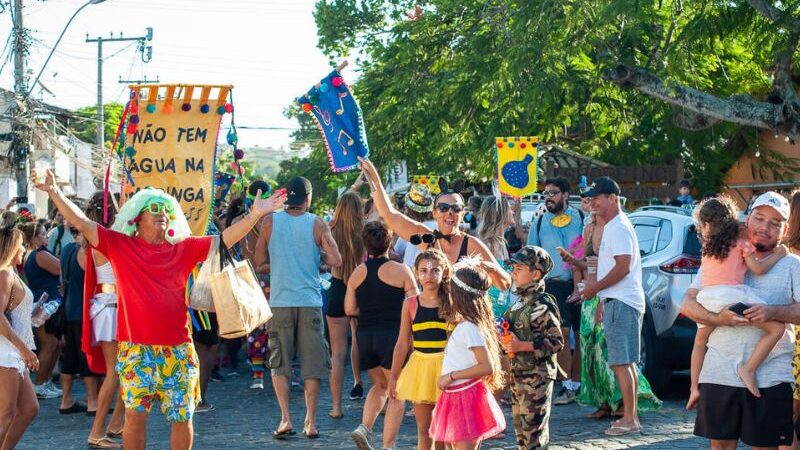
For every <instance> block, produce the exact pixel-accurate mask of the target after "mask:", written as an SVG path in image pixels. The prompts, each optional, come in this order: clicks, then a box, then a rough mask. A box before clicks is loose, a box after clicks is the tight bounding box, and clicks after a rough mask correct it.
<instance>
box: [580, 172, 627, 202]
mask: <svg viewBox="0 0 800 450" xmlns="http://www.w3.org/2000/svg"><path fill="white" fill-rule="evenodd" d="M619 193H620V190H619V185H618V184H617V182H616V181H614V180H612V179H611V178H609V177H600V178H598V179H596V180H594V183H592V185H591V186H589V190H587V191H585V192H582V193H581V197H589V198H592V197H597V196H598V195H600V194H616V195H619Z"/></svg>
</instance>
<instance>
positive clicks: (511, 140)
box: [495, 136, 539, 198]
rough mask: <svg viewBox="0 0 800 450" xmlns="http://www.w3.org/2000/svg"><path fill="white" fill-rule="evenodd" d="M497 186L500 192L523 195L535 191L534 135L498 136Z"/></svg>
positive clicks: (536, 144) (537, 142) (536, 145)
mask: <svg viewBox="0 0 800 450" xmlns="http://www.w3.org/2000/svg"><path fill="white" fill-rule="evenodd" d="M495 143H496V146H497V158H496V159H497V187H498V189H499V190H500V192H501V193H503V194H506V195H510V196H512V197H516V198H519V197H524V196H526V195H529V194H532V193H534V192H536V148H537V147H538V146H539V138H538V137H536V136H523V137H520V136H516V137H498V138H496V139H495Z"/></svg>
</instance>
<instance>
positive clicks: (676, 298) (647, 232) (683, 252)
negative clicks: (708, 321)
mask: <svg viewBox="0 0 800 450" xmlns="http://www.w3.org/2000/svg"><path fill="white" fill-rule="evenodd" d="M628 218H629V219H630V220H631V223H633V228H634V230H635V231H636V238H637V240H638V241H639V251H640V252H641V256H642V284H643V288H644V293H645V300H646V311H645V315H644V323H643V326H642V350H641V353H642V354H641V362H640V365H639V366H640V369H641V370H642V371H643V372H644V374H645V376H646V377H647V380H648V381H649V382H650V385H651V386H652V387H653V389H654V390H655V391H656V392H659V391H661V392H663V390H664V388H665V387H666V385H667V383H668V382H669V379H670V377H671V375H672V372H673V371H677V370H686V369H688V368H689V361H690V358H691V354H692V346H693V343H694V336H695V333H696V332H697V326H696V325H695V323H694V322H692V321H691V320H689V319H688V318H686V317H684V316H683V315H681V314H680V307H681V304H682V303H683V297H684V295H685V294H686V290H687V289H688V288H689V285H691V283H692V281H693V280H694V277H695V276H696V274H697V271H698V269H699V268H700V257H701V247H700V241H699V240H698V238H697V230H696V229H695V226H694V223H693V221H692V211H691V210H690V209H685V208H681V207H674V206H645V207H642V208H639V209H637V210H636V211H634V212H633V213H631V214H629V215H628Z"/></svg>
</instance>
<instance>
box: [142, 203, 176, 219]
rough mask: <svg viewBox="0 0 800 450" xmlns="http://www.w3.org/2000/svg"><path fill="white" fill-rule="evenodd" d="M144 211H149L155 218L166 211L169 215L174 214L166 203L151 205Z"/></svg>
mask: <svg viewBox="0 0 800 450" xmlns="http://www.w3.org/2000/svg"><path fill="white" fill-rule="evenodd" d="M144 211H147V212H149V213H150V214H152V215H154V216H157V215H159V214H161V213H162V212H164V211H166V212H167V213H169V214H172V208H171V207H170V206H169V205H167V204H166V203H160V202H153V203H150V204H149V205H147V206H146V207H145V208H144Z"/></svg>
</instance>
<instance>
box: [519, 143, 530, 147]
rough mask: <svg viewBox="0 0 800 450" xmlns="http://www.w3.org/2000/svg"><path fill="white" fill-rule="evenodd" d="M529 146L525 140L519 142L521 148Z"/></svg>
mask: <svg viewBox="0 0 800 450" xmlns="http://www.w3.org/2000/svg"><path fill="white" fill-rule="evenodd" d="M527 146H528V145H527V144H526V143H524V142H522V143H521V144H519V147H520V148H525V147H527Z"/></svg>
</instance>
